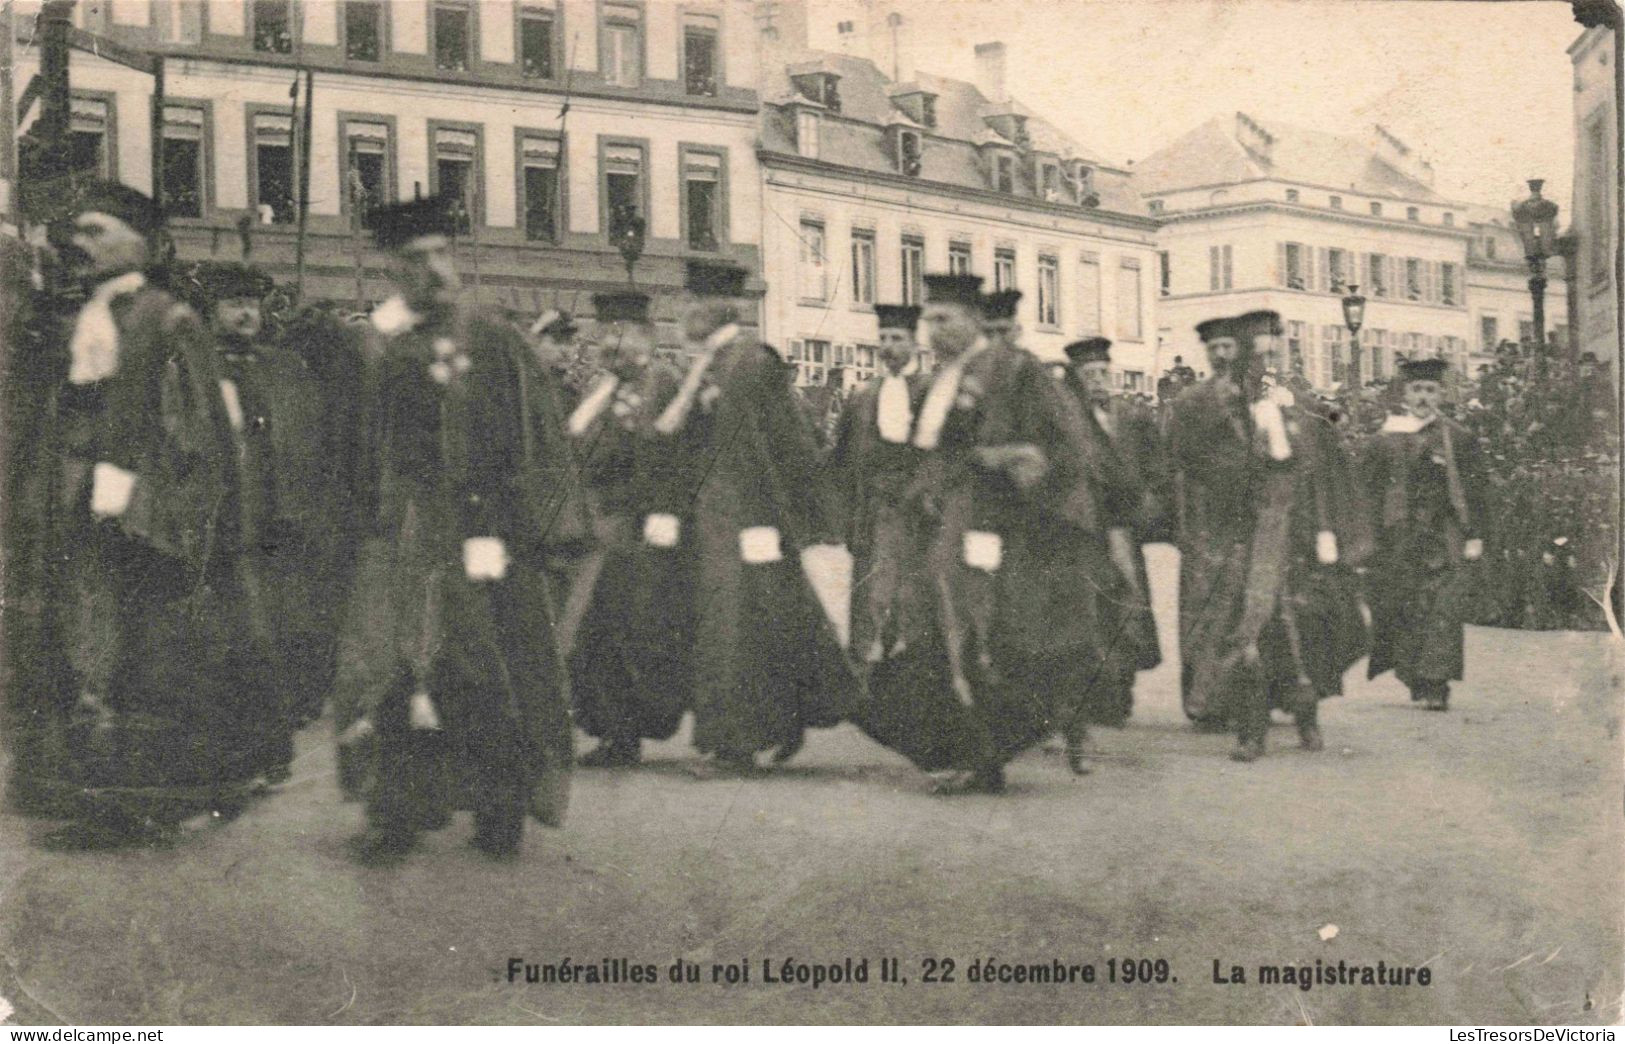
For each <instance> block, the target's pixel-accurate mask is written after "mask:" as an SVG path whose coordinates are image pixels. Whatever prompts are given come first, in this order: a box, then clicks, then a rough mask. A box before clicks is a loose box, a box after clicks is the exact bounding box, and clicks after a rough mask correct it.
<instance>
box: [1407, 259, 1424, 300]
mask: <svg viewBox="0 0 1625 1044" xmlns="http://www.w3.org/2000/svg"><path fill="white" fill-rule="evenodd" d="M1405 298H1406V299H1407V300H1410V301H1420V300H1421V299H1422V262H1421V261H1419V260H1417V259H1416V258H1414V257H1407V258H1406V259H1405Z"/></svg>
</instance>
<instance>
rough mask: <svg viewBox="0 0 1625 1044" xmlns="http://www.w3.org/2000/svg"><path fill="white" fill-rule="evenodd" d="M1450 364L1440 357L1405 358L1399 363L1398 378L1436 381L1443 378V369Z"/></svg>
mask: <svg viewBox="0 0 1625 1044" xmlns="http://www.w3.org/2000/svg"><path fill="white" fill-rule="evenodd" d="M1449 365H1450V364H1449V363H1447V362H1445V361H1444V360H1443V359H1440V358H1437V357H1435V358H1432V359H1406V360H1405V361H1404V362H1402V363H1400V364H1399V378H1400V380H1402V381H1438V380H1443V379H1444V371H1445V369H1446V368H1447V367H1448V366H1449Z"/></svg>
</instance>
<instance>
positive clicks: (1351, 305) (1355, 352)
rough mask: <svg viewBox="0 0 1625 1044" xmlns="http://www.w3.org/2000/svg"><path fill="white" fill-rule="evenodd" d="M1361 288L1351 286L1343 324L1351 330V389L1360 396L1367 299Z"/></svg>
mask: <svg viewBox="0 0 1625 1044" xmlns="http://www.w3.org/2000/svg"><path fill="white" fill-rule="evenodd" d="M1359 291H1360V288H1359V287H1358V286H1357V285H1355V284H1354V283H1350V284H1349V292H1348V295H1347V296H1345V297H1344V298H1343V324H1344V325H1345V326H1347V327H1348V328H1349V387H1351V388H1353V389H1354V394H1355V395H1356V396H1358V395H1359V394H1360V388H1361V387H1362V385H1361V383H1360V327H1361V326H1362V325H1363V324H1364V323H1365V298H1364V297H1362V296H1360V292H1359Z"/></svg>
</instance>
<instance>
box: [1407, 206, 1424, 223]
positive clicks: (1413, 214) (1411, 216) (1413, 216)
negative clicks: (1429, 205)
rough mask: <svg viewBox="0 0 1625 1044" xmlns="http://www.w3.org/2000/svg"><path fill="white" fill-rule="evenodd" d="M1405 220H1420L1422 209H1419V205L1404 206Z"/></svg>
mask: <svg viewBox="0 0 1625 1044" xmlns="http://www.w3.org/2000/svg"><path fill="white" fill-rule="evenodd" d="M1405 220H1406V221H1420V220H1422V210H1421V208H1419V207H1406V208H1405Z"/></svg>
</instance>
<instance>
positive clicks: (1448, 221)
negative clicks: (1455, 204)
mask: <svg viewBox="0 0 1625 1044" xmlns="http://www.w3.org/2000/svg"><path fill="white" fill-rule="evenodd" d="M1444 227H1445V228H1455V227H1456V215H1454V214H1452V213H1450V211H1448V210H1447V211H1445V212H1444Z"/></svg>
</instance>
